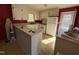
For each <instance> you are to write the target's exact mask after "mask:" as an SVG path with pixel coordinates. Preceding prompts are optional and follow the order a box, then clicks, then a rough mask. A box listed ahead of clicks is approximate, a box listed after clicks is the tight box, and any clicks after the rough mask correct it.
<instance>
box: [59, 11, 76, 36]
mask: <svg viewBox="0 0 79 59" xmlns="http://www.w3.org/2000/svg"><path fill="white" fill-rule="evenodd" d="M75 16H76V11H69V12H62V13H61V16H60V24H59V29H58V35H60V36H61V35H62V34H64V32H68V30H69V28H70V26H71V25H74V21H75Z"/></svg>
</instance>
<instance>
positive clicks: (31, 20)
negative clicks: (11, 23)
mask: <svg viewBox="0 0 79 59" xmlns="http://www.w3.org/2000/svg"><path fill="white" fill-rule="evenodd" d="M28 22H34V15H33V14H28Z"/></svg>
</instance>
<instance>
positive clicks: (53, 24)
mask: <svg viewBox="0 0 79 59" xmlns="http://www.w3.org/2000/svg"><path fill="white" fill-rule="evenodd" d="M57 23H58V17H49V18H48V19H47V30H46V33H47V34H49V35H52V36H55V35H56V29H57Z"/></svg>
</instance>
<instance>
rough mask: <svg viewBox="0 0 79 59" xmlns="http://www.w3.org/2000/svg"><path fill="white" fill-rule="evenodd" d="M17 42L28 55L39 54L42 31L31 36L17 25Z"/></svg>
mask: <svg viewBox="0 0 79 59" xmlns="http://www.w3.org/2000/svg"><path fill="white" fill-rule="evenodd" d="M15 35H16V42H17V44H18V45H19V46H20V47H21V49H22V50H23V53H24V54H26V55H37V54H38V53H39V45H40V42H41V40H42V33H41V32H40V33H37V34H36V35H33V36H30V35H28V34H27V33H25V32H24V31H22V30H20V29H18V28H16V27H15Z"/></svg>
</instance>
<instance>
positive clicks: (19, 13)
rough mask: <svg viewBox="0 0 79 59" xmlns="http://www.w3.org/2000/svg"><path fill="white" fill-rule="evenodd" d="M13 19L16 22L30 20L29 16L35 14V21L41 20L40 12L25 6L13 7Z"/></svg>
mask: <svg viewBox="0 0 79 59" xmlns="http://www.w3.org/2000/svg"><path fill="white" fill-rule="evenodd" d="M12 12H13V19H14V20H28V16H27V15H28V14H29V13H33V14H34V15H35V16H34V17H35V20H37V19H39V12H38V11H37V10H34V9H32V8H30V7H28V6H27V5H24V4H13V5H12Z"/></svg>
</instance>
